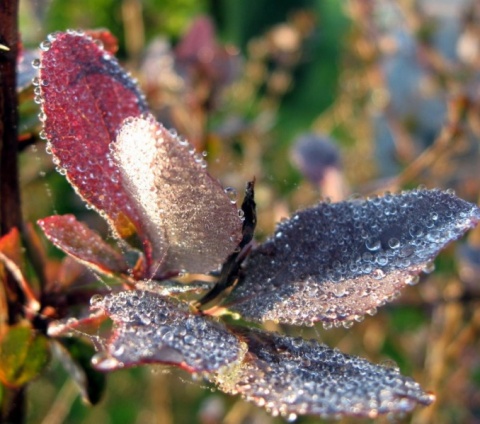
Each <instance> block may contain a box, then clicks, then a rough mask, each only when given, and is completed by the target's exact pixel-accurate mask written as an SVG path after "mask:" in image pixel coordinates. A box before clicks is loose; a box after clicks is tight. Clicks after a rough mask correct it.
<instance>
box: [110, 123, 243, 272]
mask: <svg viewBox="0 0 480 424" xmlns="http://www.w3.org/2000/svg"><path fill="white" fill-rule="evenodd" d="M112 151H114V157H115V158H116V159H117V161H118V163H119V164H120V166H121V170H122V176H123V178H124V180H125V181H126V184H127V188H128V190H129V191H130V192H131V193H132V195H133V197H134V198H135V201H136V205H135V206H136V208H137V209H138V210H141V211H142V221H143V222H144V223H145V226H146V228H147V231H148V233H149V235H150V239H151V240H152V244H153V247H154V251H156V252H164V251H165V252H166V256H165V257H164V258H162V259H161V263H160V269H159V271H160V272H164V273H168V272H172V271H181V270H185V271H188V272H193V273H206V272H208V271H211V270H212V269H215V268H217V267H218V266H219V265H221V263H222V262H223V261H224V260H225V259H226V258H227V256H228V255H229V254H230V253H231V252H232V251H233V250H234V249H235V247H236V246H237V244H238V243H239V241H240V239H241V236H242V221H241V219H240V217H239V216H238V211H237V206H236V205H235V203H233V204H232V202H231V200H230V198H229V197H228V196H227V194H226V193H225V192H224V190H223V188H222V187H221V186H220V184H219V183H218V182H217V181H216V180H214V179H213V178H212V177H211V176H210V175H209V174H208V173H207V171H206V162H205V161H204V159H203V157H202V155H200V154H198V153H195V149H194V148H193V147H192V146H191V145H190V144H189V143H188V142H187V141H186V140H185V139H183V138H182V137H180V136H178V135H177V134H176V132H173V131H168V130H166V129H165V128H164V127H163V126H162V125H161V124H159V123H158V122H156V121H155V119H154V118H153V117H152V116H148V117H142V118H132V119H129V120H127V121H125V122H124V124H123V125H122V127H121V129H120V131H119V133H118V137H117V141H116V143H115V144H113V145H112Z"/></svg>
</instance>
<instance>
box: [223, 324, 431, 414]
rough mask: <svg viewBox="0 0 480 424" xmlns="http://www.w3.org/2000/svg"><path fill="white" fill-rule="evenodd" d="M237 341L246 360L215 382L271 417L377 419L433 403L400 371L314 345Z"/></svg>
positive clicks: (288, 340)
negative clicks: (245, 350)
mask: <svg viewBox="0 0 480 424" xmlns="http://www.w3.org/2000/svg"><path fill="white" fill-rule="evenodd" d="M232 330H233V331H235V330H234V329H232ZM239 336H240V337H241V338H242V340H243V341H245V342H246V343H247V345H248V353H247V355H246V356H245V360H244V362H243V363H242V365H241V366H240V367H237V368H235V371H234V372H232V373H230V374H228V373H227V374H220V375H219V376H218V377H217V383H218V384H219V387H220V389H221V390H224V391H226V392H228V393H232V394H237V393H239V394H241V395H242V396H244V397H245V398H246V400H248V401H251V402H254V403H255V404H256V405H258V406H262V407H265V408H266V409H267V411H269V412H270V413H272V414H273V415H282V416H285V417H288V418H290V419H294V418H295V417H296V416H297V415H305V414H307V415H318V416H321V417H329V418H332V417H340V416H344V415H350V416H358V417H370V418H375V417H376V416H378V415H380V414H387V413H392V414H396V413H405V412H408V411H410V410H412V409H413V408H414V407H415V406H416V405H417V404H423V405H429V404H430V403H431V402H433V400H434V396H432V395H430V394H427V393H425V392H424V391H423V390H422V389H421V387H420V385H419V384H418V383H416V382H415V381H413V380H412V379H410V378H408V377H404V376H402V375H401V374H400V372H399V370H398V369H396V368H388V367H383V366H379V365H374V364H372V363H370V362H368V361H367V360H365V359H362V358H358V357H354V356H349V355H345V354H343V353H342V352H340V351H339V350H337V349H331V348H329V347H327V346H325V345H322V344H320V343H318V342H317V341H314V340H310V341H307V340H304V339H302V338H292V337H287V336H282V335H279V334H275V333H266V332H263V331H259V330H245V329H243V330H239Z"/></svg>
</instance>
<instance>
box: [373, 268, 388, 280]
mask: <svg viewBox="0 0 480 424" xmlns="http://www.w3.org/2000/svg"><path fill="white" fill-rule="evenodd" d="M372 277H373V278H375V280H381V279H382V278H384V277H385V273H384V272H383V271H382V270H381V269H380V268H377V269H374V270H373V272H372Z"/></svg>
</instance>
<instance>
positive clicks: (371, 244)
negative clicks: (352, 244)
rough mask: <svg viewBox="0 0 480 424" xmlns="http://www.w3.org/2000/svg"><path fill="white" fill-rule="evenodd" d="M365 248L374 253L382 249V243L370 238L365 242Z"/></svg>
mask: <svg viewBox="0 0 480 424" xmlns="http://www.w3.org/2000/svg"><path fill="white" fill-rule="evenodd" d="M365 247H366V248H367V249H368V250H370V251H372V252H374V251H376V250H378V249H380V247H382V244H381V243H380V240H374V239H372V238H369V239H367V240H366V241H365Z"/></svg>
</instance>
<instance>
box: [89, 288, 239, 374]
mask: <svg viewBox="0 0 480 424" xmlns="http://www.w3.org/2000/svg"><path fill="white" fill-rule="evenodd" d="M91 303H92V309H100V310H103V311H104V312H105V313H106V314H107V315H108V316H109V317H110V318H111V319H112V320H113V321H114V323H115V329H114V335H113V337H112V338H111V340H109V342H108V346H107V350H106V351H104V352H100V353H99V354H98V356H97V357H95V358H94V363H95V366H96V367H97V368H99V369H101V370H113V369H117V368H122V367H126V366H135V365H140V364H144V363H163V364H171V365H177V366H180V367H181V368H184V369H186V370H187V371H190V372H209V373H210V372H214V371H218V370H219V369H220V368H222V367H225V366H228V365H230V364H231V363H234V362H235V361H238V360H239V359H240V358H241V357H242V356H243V355H244V347H243V345H242V344H241V343H240V341H239V340H238V338H237V337H236V336H234V335H233V334H231V333H230V332H229V331H227V329H226V328H225V327H222V326H221V325H219V324H217V323H215V322H214V321H213V320H211V319H209V318H207V317H204V316H199V315H194V314H192V313H191V312H189V310H188V305H187V304H185V303H181V302H178V301H175V300H173V299H171V298H168V297H164V296H160V295H158V294H156V293H153V292H148V291H126V292H120V293H118V294H113V295H108V296H105V297H104V298H101V297H94V298H92V302H91Z"/></svg>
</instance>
